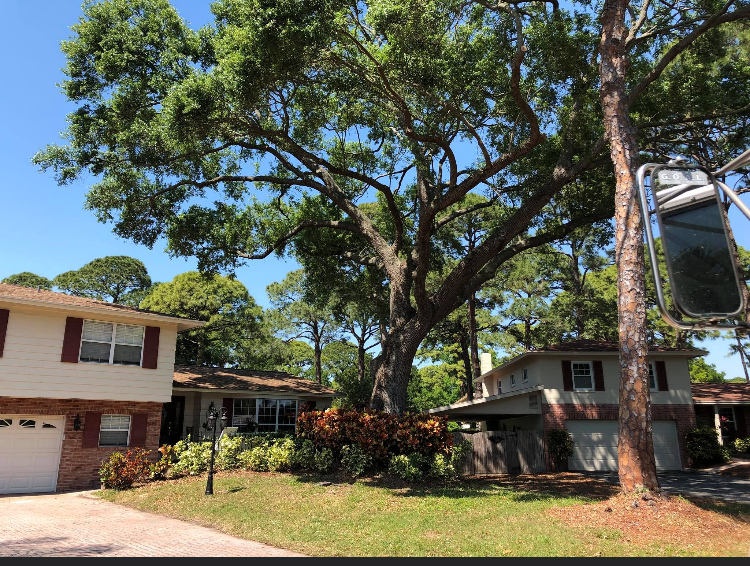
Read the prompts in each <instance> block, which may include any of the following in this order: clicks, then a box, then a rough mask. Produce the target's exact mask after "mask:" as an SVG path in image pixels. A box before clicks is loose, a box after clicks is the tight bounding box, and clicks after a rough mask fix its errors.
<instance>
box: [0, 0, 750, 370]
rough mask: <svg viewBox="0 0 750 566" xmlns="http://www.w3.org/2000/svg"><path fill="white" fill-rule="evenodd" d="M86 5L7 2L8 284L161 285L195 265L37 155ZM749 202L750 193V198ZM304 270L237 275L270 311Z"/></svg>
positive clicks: (66, 106) (718, 348) (198, 20)
mask: <svg viewBox="0 0 750 566" xmlns="http://www.w3.org/2000/svg"><path fill="white" fill-rule="evenodd" d="M172 3H173V5H174V6H175V7H176V8H177V10H178V11H179V13H180V14H181V15H182V17H183V18H185V19H186V20H187V21H188V22H189V23H190V24H191V25H192V26H193V27H200V26H202V25H204V24H206V23H208V22H210V21H211V14H210V12H209V9H208V6H209V3H208V2H207V1H206V0H173V2H172ZM80 6H81V0H3V2H2V4H1V5H0V13H1V14H2V16H3V18H2V19H3V21H5V22H7V24H6V26H4V29H3V33H2V34H0V52H1V53H4V54H5V57H4V60H3V65H2V74H1V75H0V76H2V77H3V80H2V83H1V86H0V170H2V171H3V175H2V178H1V179H0V242H3V244H4V245H3V246H2V249H0V279H2V278H4V277H7V276H8V275H11V274H13V273H19V272H22V271H31V272H33V273H37V274H39V275H42V276H44V277H47V278H50V279H51V278H53V277H54V276H56V275H58V274H59V273H62V272H64V271H68V270H72V269H78V268H80V267H81V266H83V265H84V264H85V263H87V262H89V261H91V260H92V259H95V258H97V257H103V256H107V255H129V256H132V257H135V258H138V259H139V260H141V261H142V262H143V263H144V264H145V265H146V267H147V268H148V271H149V274H150V275H151V278H152V279H153V280H154V281H169V280H171V279H172V278H173V277H174V276H175V275H177V274H179V273H183V272H185V271H188V270H192V269H195V268H196V261H195V260H194V259H184V258H172V257H169V255H167V254H166V253H165V252H164V242H160V243H157V244H156V246H154V249H148V248H146V247H145V246H141V245H136V244H133V243H131V242H130V241H127V240H123V239H121V238H118V237H117V236H115V235H114V234H112V232H111V226H109V225H105V224H101V223H99V222H97V220H96V218H95V217H94V215H93V213H92V212H90V211H87V210H84V208H83V204H84V196H85V194H86V191H87V185H88V183H87V180H86V179H83V180H81V181H78V182H76V183H74V184H72V185H68V186H64V187H58V186H57V184H56V183H55V181H54V179H53V177H52V174H51V173H49V172H48V173H40V172H39V171H38V170H37V168H36V167H35V166H34V165H32V163H31V157H32V156H33V155H34V153H36V151H37V150H39V149H40V148H42V147H44V146H45V145H47V144H51V143H58V142H59V141H60V132H62V131H63V130H64V129H65V127H66V120H65V117H66V115H67V114H68V113H69V112H71V111H72V110H73V109H74V105H72V104H70V103H68V102H67V101H66V100H65V97H64V96H63V94H62V93H61V92H60V89H59V87H58V86H56V85H57V84H58V83H60V82H61V81H62V79H63V73H62V70H61V69H62V68H63V67H64V65H65V58H64V56H63V54H62V52H61V51H60V41H62V40H64V39H67V38H68V37H69V36H70V34H71V32H70V29H69V28H70V26H71V25H72V24H74V23H75V22H76V21H77V20H78V18H79V17H80V16H81V8H80ZM746 198H747V197H746ZM730 221H731V223H732V226H733V229H734V234H735V237H736V238H737V241H738V243H739V244H740V245H743V246H745V247H747V248H750V230H748V224H747V222H746V221H745V220H744V218H743V217H741V216H739V214H738V212H737V211H736V209H735V210H733V211H732V213H731V214H730ZM298 267H299V266H298V265H297V264H296V262H294V261H293V260H286V261H285V260H280V259H277V258H275V257H269V258H266V259H264V260H260V261H255V262H252V263H251V264H250V265H247V266H245V267H241V268H239V269H238V270H237V278H238V279H239V280H240V281H242V283H244V284H245V286H246V287H247V288H248V290H249V291H250V294H251V295H252V296H253V297H254V298H255V300H256V301H257V302H258V303H259V304H260V305H262V306H263V307H264V308H267V307H268V306H269V301H268V297H267V295H266V292H265V289H266V286H268V285H269V284H270V283H273V282H275V281H280V280H282V279H283V278H284V276H285V275H286V274H287V273H288V272H289V271H291V270H293V269H297V268H298ZM699 345H700V346H701V347H703V348H705V349H708V350H710V352H711V353H710V354H709V356H708V357H707V361H709V362H710V363H713V364H716V366H717V367H718V369H719V370H721V371H725V372H726V374H727V377H728V378H731V377H736V376H740V375H742V368H741V365H740V361H739V359H738V358H737V357H736V356H732V357H731V358H727V357H726V353H727V351H728V342H727V341H725V340H714V341H707V342H704V343H700V344H699Z"/></svg>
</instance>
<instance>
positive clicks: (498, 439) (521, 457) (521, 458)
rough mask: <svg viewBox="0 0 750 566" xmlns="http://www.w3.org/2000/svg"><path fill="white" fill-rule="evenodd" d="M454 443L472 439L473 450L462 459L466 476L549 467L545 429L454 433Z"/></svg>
mask: <svg viewBox="0 0 750 566" xmlns="http://www.w3.org/2000/svg"><path fill="white" fill-rule="evenodd" d="M453 437H454V442H457V443H458V442H462V441H463V440H470V441H471V443H472V448H473V449H472V450H471V451H469V452H468V453H467V455H466V457H465V458H464V462H463V471H462V473H463V475H480V474H537V473H542V472H545V471H546V470H547V464H546V458H545V449H544V432H543V431H541V430H519V431H517V432H507V431H502V432H501V431H491V432H476V433H473V434H470V433H465V432H454V433H453Z"/></svg>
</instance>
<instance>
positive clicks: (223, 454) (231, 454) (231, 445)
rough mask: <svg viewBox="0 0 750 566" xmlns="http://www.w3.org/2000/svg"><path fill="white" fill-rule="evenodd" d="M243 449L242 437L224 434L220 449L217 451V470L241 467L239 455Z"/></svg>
mask: <svg viewBox="0 0 750 566" xmlns="http://www.w3.org/2000/svg"><path fill="white" fill-rule="evenodd" d="M241 449H242V438H240V437H231V436H224V437H222V439H221V440H220V441H219V451H218V452H217V453H216V461H215V464H216V469H217V470H234V469H236V468H238V467H239V465H240V461H239V455H240V452H241Z"/></svg>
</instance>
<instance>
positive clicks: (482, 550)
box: [99, 472, 700, 556]
mask: <svg viewBox="0 0 750 566" xmlns="http://www.w3.org/2000/svg"><path fill="white" fill-rule="evenodd" d="M320 479H321V478H318V477H304V476H302V477H299V476H293V475H290V474H252V473H244V472H240V473H234V474H225V475H218V476H217V477H216V480H215V488H214V490H215V495H214V496H213V497H206V496H205V495H204V494H203V493H204V490H205V476H204V477H203V478H188V479H182V480H173V481H165V482H157V483H153V484H150V485H146V486H144V487H140V488H137V489H133V490H130V491H123V492H115V491H102V492H99V494H100V496H101V497H102V498H104V499H107V500H109V501H113V502H115V503H120V504H124V505H128V506H131V507H135V508H138V509H142V510H146V511H152V512H156V513H161V514H164V515H169V516H172V517H177V518H181V519H185V520H188V521H193V522H197V523H199V524H203V525H207V526H212V527H214V528H217V529H219V530H221V531H224V532H226V533H229V534H232V535H235V536H239V537H243V538H246V539H250V540H255V541H259V542H263V543H267V544H271V545H274V546H278V547H283V548H287V549H290V550H294V551H297V552H302V553H305V554H310V555H316V556H592V555H598V554H599V553H600V555H602V556H612V555H691V554H695V553H699V552H700V547H698V548H695V547H688V548H675V547H673V546H671V545H668V546H662V547H659V546H653V545H652V546H645V545H638V544H634V543H633V542H630V543H628V542H625V541H623V540H622V537H621V533H620V531H619V530H617V529H611V528H602V527H600V526H597V525H591V526H590V527H587V528H583V529H572V528H569V527H567V526H565V525H563V524H562V523H561V522H560V521H558V520H556V519H553V518H551V517H549V515H548V514H547V511H548V510H549V509H550V508H552V507H556V506H569V505H575V504H584V503H586V502H587V501H591V499H588V498H586V497H582V496H580V495H578V496H577V495H560V494H559V493H555V491H557V490H555V489H533V487H532V488H529V489H520V488H518V487H514V486H512V485H509V484H503V483H498V482H492V481H478V480H472V481H461V482H458V483H456V484H453V485H445V486H440V485H437V486H431V487H422V488H409V487H407V486H404V485H403V484H388V483H387V482H382V481H381V482H373V481H366V480H360V481H357V482H354V483H342V484H340V485H337V486H329V487H324V486H320V485H317V482H318V481H319V480H320ZM527 485H529V486H533V485H534V484H533V483H527Z"/></svg>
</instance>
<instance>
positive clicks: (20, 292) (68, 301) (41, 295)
mask: <svg viewBox="0 0 750 566" xmlns="http://www.w3.org/2000/svg"><path fill="white" fill-rule="evenodd" d="M3 298H8V299H11V300H12V299H20V300H26V301H37V302H42V303H53V304H57V305H66V306H71V307H88V308H97V309H105V310H111V311H115V312H125V313H138V314H145V315H157V316H166V317H169V318H176V319H178V320H184V321H187V320H189V319H187V318H185V317H181V316H176V315H173V314H164V313H160V312H154V311H147V310H143V309H137V308H135V307H130V306H127V305H120V304H117V303H108V302H106V301H97V300H95V299H87V298H85V297H76V296H73V295H67V294H65V293H57V292H55V291H45V290H44V289H40V290H37V289H34V288H31V287H21V286H19V285H8V284H7V283H0V300H2V299H3ZM196 322H197V321H196ZM201 324H202V323H201Z"/></svg>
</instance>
